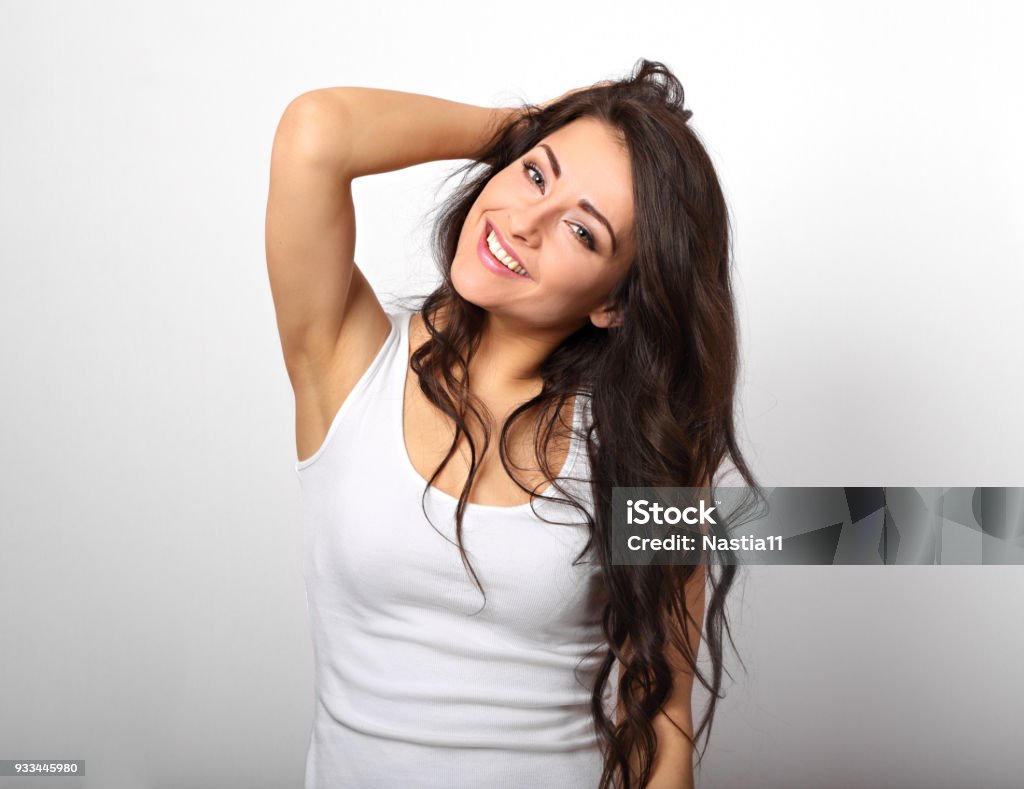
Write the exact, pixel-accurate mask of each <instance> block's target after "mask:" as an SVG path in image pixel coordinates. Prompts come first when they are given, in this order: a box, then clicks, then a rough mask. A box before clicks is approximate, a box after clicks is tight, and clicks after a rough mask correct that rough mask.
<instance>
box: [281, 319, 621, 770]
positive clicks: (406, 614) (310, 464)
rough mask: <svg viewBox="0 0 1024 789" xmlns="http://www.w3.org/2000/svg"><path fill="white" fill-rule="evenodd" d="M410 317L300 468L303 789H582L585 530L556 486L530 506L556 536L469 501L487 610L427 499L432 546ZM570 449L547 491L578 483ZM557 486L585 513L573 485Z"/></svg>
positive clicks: (591, 618) (530, 521)
mask: <svg viewBox="0 0 1024 789" xmlns="http://www.w3.org/2000/svg"><path fill="white" fill-rule="evenodd" d="M411 314H412V313H411V312H408V311H405V310H399V311H396V312H394V313H391V314H389V315H388V318H389V320H390V321H391V332H390V334H389V335H388V338H387V340H386V341H385V342H384V346H383V347H382V348H381V350H380V352H379V353H378V354H377V356H376V358H375V359H374V360H373V362H372V363H371V364H370V367H369V369H367V371H366V372H365V373H364V374H363V376H362V377H361V378H360V380H359V381H358V383H357V384H356V386H355V387H354V389H353V390H352V392H351V393H350V394H349V396H348V397H347V398H346V399H345V401H344V403H343V404H342V406H341V408H340V409H339V410H338V413H337V415H336V416H335V417H334V420H333V422H332V423H331V426H330V428H329V430H328V432H327V435H326V437H325V439H324V442H323V444H322V445H321V446H320V448H319V449H318V450H317V451H316V453H314V454H313V455H311V456H310V457H309V458H307V459H306V460H303V461H299V462H297V463H296V464H295V469H296V474H297V475H298V477H299V480H300V482H301V488H302V511H303V539H304V557H303V575H304V577H305V583H306V601H307V605H308V608H309V617H310V626H311V630H312V641H313V653H314V667H315V697H316V698H315V702H316V704H315V712H314V719H313V728H312V735H311V738H310V744H309V750H308V754H307V759H306V779H305V789H341V787H356V788H358V789H392V788H393V789H416V788H418V787H438V788H439V789H440V787H444V789H460V788H461V787H465V788H466V789H470V787H472V789H480V788H481V787H486V789H502V788H503V787H508V789H522V787H532V788H534V789H544V788H545V787H551V788H552V789H554V788H555V787H557V788H558V789H575V788H576V787H579V789H593V787H596V786H597V783H598V779H599V777H600V774H601V754H600V751H599V749H598V745H597V738H596V735H595V733H594V728H593V719H592V716H591V712H590V697H591V696H590V694H591V689H592V688H593V680H594V675H595V672H596V668H597V665H598V663H599V661H600V658H601V656H602V654H603V651H604V638H603V636H602V634H601V627H600V616H601V612H602V608H603V603H604V600H605V597H604V587H603V584H602V583H601V581H600V573H599V568H598V565H597V564H596V558H595V557H594V556H593V553H588V554H587V555H586V556H584V557H583V558H582V559H581V560H580V562H579V563H578V564H576V565H573V560H574V559H576V557H577V556H578V555H579V553H580V551H581V550H582V549H583V546H584V545H585V543H586V541H587V528H586V526H585V524H584V522H583V518H582V516H581V514H580V513H579V512H578V511H577V510H575V509H573V508H572V507H570V506H568V505H566V504H562V503H560V502H557V501H555V500H554V499H553V498H551V497H552V496H557V494H556V493H554V492H552V491H550V489H549V490H547V491H544V493H543V494H542V495H541V496H540V497H538V498H537V499H535V501H534V503H533V506H534V507H536V509H537V511H538V512H540V513H542V514H543V515H544V516H545V517H546V518H548V519H549V520H553V521H560V522H561V523H560V524H548V523H545V522H544V521H543V520H541V519H540V518H539V517H538V516H537V515H536V514H534V512H533V510H531V506H530V504H524V505H520V506H511V507H499V506H491V505H483V504H472V503H471V504H469V505H468V506H467V509H466V514H465V519H464V522H463V544H464V546H465V549H466V552H467V555H468V556H469V560H470V562H471V564H472V566H473V569H474V570H475V572H476V573H477V575H478V577H479V578H480V582H481V584H482V585H483V587H484V591H485V593H486V595H487V597H486V605H485V601H484V598H483V596H482V595H481V594H480V592H479V590H478V589H477V588H476V587H475V586H474V585H473V581H472V579H471V578H470V577H469V574H468V573H467V571H466V569H465V567H464V566H463V563H462V560H461V558H460V556H459V552H458V548H457V547H456V545H455V544H454V541H455V524H454V515H455V505H456V503H457V500H456V499H455V498H454V497H453V496H450V495H448V494H446V493H443V492H441V491H439V490H437V489H436V488H430V490H429V491H428V495H427V498H426V505H427V511H428V512H429V513H430V519H431V521H432V522H433V524H434V526H435V527H436V529H437V530H439V531H440V532H442V534H443V535H445V536H442V534H439V533H438V531H436V530H435V528H433V527H432V526H431V524H430V523H429V522H428V521H427V519H426V518H425V517H424V514H423V511H422V509H421V497H422V495H423V491H424V488H425V486H426V482H425V480H424V479H423V478H422V477H421V476H420V474H419V472H417V471H416V469H415V468H414V467H413V465H412V463H411V461H410V460H409V456H408V454H407V452H406V449H405V440H404V436H403V432H402V411H403V406H404V389H405V380H406V371H407V368H408V355H409V318H410V316H411ZM586 400H587V398H586V397H584V396H578V397H577V398H576V407H575V409H574V413H573V426H574V428H575V429H574V432H575V433H577V436H579V435H582V433H581V432H580V431H581V429H582V425H583V423H584V420H585V419H586V418H587V417H586V414H588V413H589V410H588V408H587V403H586ZM577 436H574V438H573V440H572V443H571V445H570V448H569V453H568V456H567V458H566V461H565V465H564V466H563V468H562V470H561V472H560V474H559V477H562V476H575V477H579V478H580V479H583V480H586V479H588V477H589V473H588V466H589V464H588V463H587V455H586V451H585V447H584V445H583V442H582V441H581V440H580V438H579V437H577ZM566 487H567V488H569V489H570V490H571V491H572V493H573V494H574V495H575V496H577V497H578V498H580V497H582V500H583V501H584V502H585V503H586V506H587V507H588V508H590V510H591V511H592V500H591V497H590V495H589V490H588V489H587V486H586V485H585V484H574V483H566ZM565 524H569V525H565ZM445 537H447V538H448V539H445ZM449 540H450V541H451V542H449ZM612 670H613V674H612V677H613V679H617V677H618V666H617V665H615V666H613V668H612ZM609 685H610V687H609V688H608V693H606V694H605V697H604V703H605V709H606V711H607V713H608V714H609V715H611V714H612V711H613V710H614V708H615V694H614V682H612V683H609Z"/></svg>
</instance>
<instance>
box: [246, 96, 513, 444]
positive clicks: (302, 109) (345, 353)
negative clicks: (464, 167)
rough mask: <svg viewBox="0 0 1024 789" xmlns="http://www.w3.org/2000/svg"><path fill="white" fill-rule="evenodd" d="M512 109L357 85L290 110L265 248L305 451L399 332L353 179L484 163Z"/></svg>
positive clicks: (279, 141) (276, 161) (275, 166)
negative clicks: (360, 223) (370, 265)
mask: <svg viewBox="0 0 1024 789" xmlns="http://www.w3.org/2000/svg"><path fill="white" fill-rule="evenodd" d="M514 112H516V110H514V109H492V108H485V107H476V106H473V105H469V104H460V103H458V102H453V101H447V100H444V99H438V98H433V97H430V96H422V95H418V94H413V93H402V92H399V91H390V90H378V89H374V88H355V87H338V88H324V89H320V90H314V91H311V92H309V93H305V94H303V95H301V96H299V97H298V98H296V99H294V100H293V101H292V102H291V103H290V104H289V105H288V107H287V108H286V109H285V111H284V113H283V115H282V117H281V120H280V122H279V123H278V127H277V132H276V134H275V137H274V144H273V149H272V153H271V163H270V188H269V194H268V198H267V214H266V254H267V270H268V274H269V277H270V286H271V292H272V295H273V299H274V310H275V313H276V317H277V326H278V333H279V335H280V338H281V348H282V351H283V352H284V360H285V367H286V368H287V370H288V377H289V379H290V381H291V384H292V389H293V391H294V392H295V399H296V442H297V450H298V452H299V457H300V458H305V457H308V456H309V455H311V454H312V453H313V452H314V451H315V450H316V448H317V447H319V446H320V444H321V442H322V440H323V438H324V436H325V435H326V432H327V429H328V427H329V426H330V423H331V420H332V419H333V418H334V415H335V414H336V413H337V410H338V408H339V407H340V406H341V403H342V402H343V401H344V399H345V397H347V395H348V393H349V392H350V391H351V389H352V387H353V386H354V385H355V383H356V381H357V380H358V379H359V377H360V376H361V375H362V374H363V372H365V370H366V369H367V367H369V365H370V363H371V361H372V360H373V357H374V356H375V355H376V353H377V352H378V351H379V349H380V347H381V345H382V344H383V343H384V340H385V339H386V337H387V333H388V330H389V325H388V321H387V317H386V316H385V314H384V311H383V309H382V308H381V305H380V302H379V301H378V300H377V297H376V296H375V295H374V293H373V291H372V289H371V288H370V286H369V284H368V282H367V281H366V279H365V277H363V275H362V273H361V272H360V271H359V268H358V266H357V265H356V263H355V260H354V254H355V238H356V223H355V208H354V206H353V203H352V181H353V179H355V178H358V177H359V176H363V175H370V174H373V173H382V172H388V171H391V170H399V169H402V168H404V167H409V166H411V165H414V164H420V163H423V162H428V161H435V160H444V159H468V158H474V157H475V156H476V155H477V154H478V153H479V151H480V150H481V149H482V148H483V146H484V144H485V142H486V141H487V140H488V138H489V137H490V135H491V134H493V132H494V131H495V130H496V129H497V128H498V126H499V124H500V123H501V121H502V120H504V119H505V118H506V117H508V115H509V114H510V113H514Z"/></svg>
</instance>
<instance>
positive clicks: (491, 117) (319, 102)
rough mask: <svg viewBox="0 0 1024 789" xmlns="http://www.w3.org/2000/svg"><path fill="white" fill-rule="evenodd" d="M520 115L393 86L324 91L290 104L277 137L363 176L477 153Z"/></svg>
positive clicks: (470, 157) (464, 157)
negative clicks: (298, 143)
mask: <svg viewBox="0 0 1024 789" xmlns="http://www.w3.org/2000/svg"><path fill="white" fill-rule="evenodd" d="M517 112H518V110H516V109H513V108H491V107H477V106H475V105H472V104H461V103H459V102H455V101H448V100H446V99H439V98H435V97H433V96H424V95H421V94H418V93H404V92H401V91H395V90H383V89H378V88H358V87H338V88H321V89H319V90H314V91H310V92H309V93H304V94H303V95H302V96H300V97H299V98H298V99H296V100H295V101H293V102H292V104H291V105H289V108H288V110H286V112H285V116H286V117H285V118H282V122H281V125H280V126H279V131H278V135H279V137H280V136H281V135H282V134H291V135H292V136H293V137H295V138H301V139H302V140H303V144H304V146H305V147H306V148H307V149H311V148H312V149H314V152H315V155H316V157H317V158H318V159H319V160H321V161H324V162H328V163H330V165H331V166H333V167H336V168H339V169H340V170H342V171H343V172H344V173H345V175H347V176H348V177H350V178H357V177H359V176H361V175H371V174H373V173H384V172H389V171H391V170H400V169H402V168H404V167H411V166H412V165H415V164H422V163H424V162H431V161H438V160H446V159H472V158H475V157H476V155H477V154H478V153H480V152H481V151H482V150H483V147H484V145H485V144H486V143H487V141H488V140H489V139H490V138H491V136H492V135H493V133H494V132H495V131H496V130H497V128H498V127H499V126H500V124H501V123H502V122H503V121H505V120H507V119H508V118H509V117H510V116H512V115H514V114H515V113H517ZM289 113H290V114H291V117H290V118H288V116H289ZM286 118H288V119H287V121H286Z"/></svg>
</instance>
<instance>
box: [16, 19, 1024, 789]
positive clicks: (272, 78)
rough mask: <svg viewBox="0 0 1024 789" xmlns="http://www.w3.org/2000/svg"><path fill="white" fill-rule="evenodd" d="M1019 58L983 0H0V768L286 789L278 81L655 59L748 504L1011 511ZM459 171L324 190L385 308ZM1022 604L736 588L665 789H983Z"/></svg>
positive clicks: (987, 574)
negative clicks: (699, 223) (694, 223)
mask: <svg viewBox="0 0 1024 789" xmlns="http://www.w3.org/2000/svg"><path fill="white" fill-rule="evenodd" d="M1021 33H1022V25H1021V19H1020V17H1019V15H1018V12H1017V10H1016V8H1015V5H1014V4H1012V3H1009V2H1006V3H991V2H988V3H985V2H981V3H979V2H972V3H970V4H968V3H966V2H965V3H961V4H955V3H949V2H944V3H936V2H931V3H924V2H917V3H896V4H893V3H891V2H885V3H882V2H858V3H842V4H836V3H828V4H826V3H820V2H804V3H783V4H780V3H770V4H769V3H757V2H743V3H721V2H716V3H711V2H705V3H687V4H679V3H675V2H664V3H646V4H641V5H640V6H639V7H636V6H630V5H627V4H626V3H624V2H618V3H601V2H593V3H587V4H558V3H555V4H552V3H550V2H519V3H513V4H504V5H493V4H492V5H488V4H477V3H467V2H459V3H445V4H437V5H435V4H414V3H406V4H396V3H388V2H380V3H360V4H355V3H298V4H294V3H292V4H287V5H286V4H284V3H276V4H253V3H242V2H217V3H209V2H203V3H199V2H175V3H163V4H157V3H147V4H142V3H130V2H113V1H112V0H102V1H101V2H96V3H89V4H85V3H71V2H67V3H54V2H38V1H34V2H26V1H24V0H22V1H20V2H8V3H5V4H4V11H3V22H2V24H0V100H2V102H0V107H2V109H0V112H2V118H3V123H2V124H0V353H2V358H3V403H4V406H5V408H4V411H5V418H4V419H3V420H2V427H0V464H2V465H0V471H2V474H0V640H2V644H3V646H2V648H0V759H16V758H17V759H21V758H46V759H54V758H73V759H85V760H86V764H87V775H88V777H87V778H86V779H84V780H83V781H81V782H78V781H72V783H75V785H85V786H89V787H103V789H110V787H121V786H125V787H127V786H131V787H146V786H158V787H174V789H187V788H189V787H213V786H216V787H247V788H251V787H300V786H301V783H302V774H303V767H304V758H305V750H306V746H307V744H308V738H309V724H310V721H311V716H312V705H313V700H312V679H313V678H312V653H311V647H310V643H309V633H308V622H307V619H306V609H305V601H304V598H303V589H302V577H301V530H300V521H299V518H300V510H299V488H298V483H297V480H296V478H295V476H294V471H293V463H294V459H295V443H294V434H293V429H294V426H293V400H292V395H291V389H290V387H289V385H288V381H287V377H286V374H285V370H284V365H283V361H282V358H281V354H280V348H279V345H278V340H277V334H276V326H275V322H274V313H273V307H272V302H271V297H270V289H269V284H268V280H267V274H266V263H265V257H264V247H263V243H264V239H263V222H264V211H265V205H266V193H267V183H268V170H269V162H270V148H271V143H272V139H273V134H274V130H275V127H276V124H277V121H278V118H279V117H280V113H281V112H282V110H283V109H284V108H285V106H286V105H287V103H288V102H289V101H290V100H291V99H292V98H294V97H295V96H297V95H299V94H300V93H303V92H305V91H307V90H311V89H313V88H317V87H326V86H330V85H362V86H370V87H383V88H392V89H398V90H406V91H413V92H420V93H428V94H431V95H435V96H440V97H444V98H449V99H454V100H457V101H464V102H468V103H476V104H481V105H499V104H502V105H508V104H511V103H515V102H516V101H518V100H520V99H523V100H529V101H533V102H540V101H543V100H546V99H548V98H552V97H554V96H556V95H559V94H561V93H563V92H564V91H566V90H568V89H569V88H571V87H576V86H579V85H584V84H590V83H593V82H597V81H599V80H602V79H608V78H613V77H619V76H623V75H624V74H625V73H626V72H628V70H629V69H630V68H631V67H632V65H633V64H634V62H635V61H636V60H637V59H638V58H640V57H647V58H649V59H653V60H661V61H663V62H665V63H666V64H667V65H668V66H669V67H670V68H672V69H673V70H674V71H675V73H676V74H677V75H678V76H679V78H680V79H681V81H682V83H683V85H684V87H685V89H686V95H687V102H688V106H689V107H690V108H691V109H693V111H694V116H693V120H692V123H693V124H694V126H695V127H696V128H697V130H698V131H699V133H700V134H701V136H702V137H703V139H704V140H705V142H706V144H707V147H708V149H709V151H710V153H711V155H712V156H713V158H714V161H715V162H716V165H717V167H718V172H719V175H720V177H721V179H722V182H723V185H724V187H725V189H726V193H727V198H728V200H729V203H730V206H731V211H732V216H733V226H734V231H735V253H736V271H737V273H736V289H737V298H738V303H739V310H740V314H741V332H742V335H741V342H742V347H743V356H744V368H743V379H742V384H741V402H740V404H739V405H740V409H739V419H740V430H741V435H742V440H743V443H744V447H745V448H746V449H747V453H748V459H749V460H750V462H751V463H752V464H753V467H754V470H755V472H756V473H757V474H758V476H759V478H760V481H761V482H763V483H764V484H767V485H810V486H813V485H822V486H839V485H847V486H858V485H868V486H871V485H889V486H910V485H918V486H975V485H992V486H1004V485H1005V486H1013V485H1024V452H1022V451H1021V447H1022V438H1024V418H1022V416H1021V411H1020V399H1021V398H1020V392H1021V391H1022V389H1024V375H1022V373H1021V366H1020V354H1021V352H1020V348H1021V337H1022V336H1024V317H1022V315H1021V311H1020V308H1019V305H1020V298H1021V293H1022V287H1024V273H1022V267H1021V263H1022V257H1024V256H1022V230H1021V227H1022V222H1021V220H1022V218H1024V192H1022V189H1024V187H1022V182H1024V179H1022V175H1024V166H1022V157H1024V154H1022V152H1021V146H1020V145H1019V143H1018V139H1019V137H1020V133H1021V132H1020V130H1021V128H1022V125H1024V124H1022V121H1024V105H1022V100H1021V90H1020V84H1019V83H1020V75H1021V74H1022V73H1024V63H1022V59H1024V58H1022V57H1021V54H1020V51H1021V50H1020V40H1021ZM456 164H457V163H455V162H449V163H437V164H430V165H424V166H421V167H416V168H412V169H410V170H406V171H402V172H398V173H389V174H385V175H380V176H372V177H370V178H367V179H361V180H359V181H357V182H356V183H355V187H354V192H355V200H356V206H357V217H358V226H359V237H358V245H357V250H356V259H357V260H359V261H360V264H361V267H362V268H363V269H364V271H365V272H366V273H367V275H368V277H369V278H370V280H371V282H372V284H373V285H374V286H375V287H376V288H377V289H378V291H379V292H380V293H381V295H382V296H383V297H384V298H387V296H388V295H389V294H395V295H404V294H409V293H414V292H425V291H426V290H427V289H428V286H429V284H430V283H431V276H432V270H433V269H432V263H431V262H430V260H429V257H428V253H427V249H428V247H427V240H428V232H429V226H428V224H427V222H426V221H425V220H424V217H425V215H426V212H427V211H428V210H429V209H430V208H431V207H432V206H433V205H435V204H436V201H437V200H438V199H439V196H441V195H443V194H444V193H445V192H446V191H447V188H446V187H445V188H442V181H441V179H442V177H443V175H444V174H445V173H447V172H449V171H450V170H451V169H452V168H453V167H454V166H455V165H456ZM439 190H440V191H439ZM1022 591H1024V568H1019V567H998V568H997V567H899V568H897V567H887V568H855V567H839V568H834V567H806V568H795V567H780V568H768V567H758V568H752V569H751V570H750V571H749V573H748V575H747V578H746V581H745V583H744V584H743V585H742V586H741V587H740V589H739V590H738V592H737V594H736V596H735V597H734V604H733V616H734V618H735V626H736V639H737V643H738V646H739V648H740V654H741V655H742V656H743V658H744V661H745V663H746V665H747V669H748V670H747V672H746V673H743V672H742V670H741V669H739V668H736V664H735V661H733V662H732V663H731V665H732V666H734V673H735V676H736V683H735V684H734V685H733V686H732V688H731V689H730V691H729V693H728V696H727V698H726V699H725V701H724V702H722V704H721V706H720V708H719V715H718V717H717V719H716V723H715V728H714V732H713V736H712V741H711V747H710V749H709V751H708V755H707V759H706V761H705V767H704V770H703V774H702V775H701V782H700V786H703V787H738V786H757V787H800V786H825V785H827V786H831V787H846V786H849V787H853V786H894V787H896V786H898V787H916V786H929V787H960V786H968V785H973V786H1014V785H1017V783H1018V782H1019V773H1020V771H1021V770H1022V769H1024V750H1022V749H1021V748H1020V744H1019V738H1018V736H1017V733H1016V731H1017V724H1019V722H1020V721H1021V720H1022V719H1024V687H1022V679H1021V676H1022V675H1021V671H1020V655H1021V652H1022V649H1024V636H1022V634H1021V633H1022V631H1021V629H1020V628H1019V627H1018V626H1017V623H1018V622H1019V619H1020V606H1019V604H1018V599H1019V598H1020V595H1021V593H1022ZM0 780H6V783H4V784H3V786H4V787H8V786H10V787H17V786H21V785H25V786H32V787H35V789H42V787H44V786H46V785H48V779H32V780H31V781H27V780H24V779H20V780H19V779H10V778H9V779H0ZM55 785H59V786H67V785H70V784H69V783H68V779H61V781H59V782H57V783H55Z"/></svg>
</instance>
